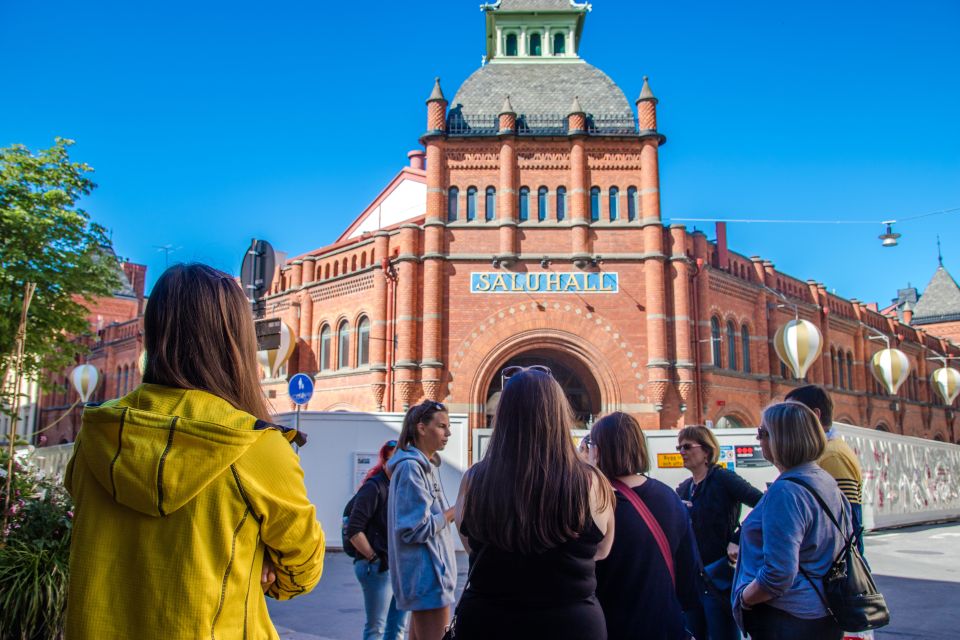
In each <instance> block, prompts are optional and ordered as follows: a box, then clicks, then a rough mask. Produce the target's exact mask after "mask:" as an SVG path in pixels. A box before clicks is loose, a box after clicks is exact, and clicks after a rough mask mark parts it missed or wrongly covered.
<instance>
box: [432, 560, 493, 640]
mask: <svg viewBox="0 0 960 640" xmlns="http://www.w3.org/2000/svg"><path fill="white" fill-rule="evenodd" d="M488 546H489V545H483V548H481V549H480V551H478V552H477V557H476V558H475V559H474V561H473V562H471V563H470V570H469V571H467V581H466V582H465V583H464V585H463V593H466V592H467V589H469V588H470V578H471V577H472V576H473V570H474V569H476V568H477V565H478V564H480V558H481V557H482V556H483V552H484V551H486V550H487V547H488ZM463 593H461V594H460V600H458V601H457V606H456V607H454V608H453V617H452V618H451V619H450V624H448V625H447V628H446V629H445V630H444V632H443V637H442V638H440V640H455V639H456V637H457V613H458V612H459V611H460V601H462V600H463Z"/></svg>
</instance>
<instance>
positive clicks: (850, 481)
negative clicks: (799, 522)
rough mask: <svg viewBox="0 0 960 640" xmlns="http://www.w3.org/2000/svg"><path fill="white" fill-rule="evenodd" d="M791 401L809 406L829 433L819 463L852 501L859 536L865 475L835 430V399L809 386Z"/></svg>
mask: <svg viewBox="0 0 960 640" xmlns="http://www.w3.org/2000/svg"><path fill="white" fill-rule="evenodd" d="M787 400H792V401H794V402H799V403H801V404H805V405H807V406H808V407H809V408H810V409H811V410H813V412H814V413H815V414H817V417H818V418H820V424H821V425H822V426H823V430H824V431H825V432H826V434H827V448H826V449H825V450H824V452H823V456H821V458H820V460H818V461H817V462H818V464H819V465H820V467H821V468H822V469H823V470H824V471H826V472H827V473H829V474H830V475H831V476H833V479H834V480H836V481H837V485H838V486H839V487H840V491H842V492H843V495H845V496H846V497H847V500H849V501H850V506H851V507H852V509H851V512H852V513H853V530H854V531H856V532H858V533H859V532H860V527H862V526H863V504H862V495H863V473H862V471H861V469H860V461H859V460H857V455H856V454H855V453H854V452H853V449H851V448H850V445H848V444H847V443H846V442H844V441H843V439H842V438H841V437H840V436H839V434H837V432H836V430H835V429H834V428H833V400H832V399H831V398H830V394H829V393H827V392H826V390H825V389H824V388H823V387H821V386H820V385H816V384H808V385H805V386H803V387H797V388H796V389H794V390H793V391H791V392H790V393H788V394H787ZM857 549H858V550H859V551H860V553H861V555H862V554H863V536H862V535H860V536H858V537H857Z"/></svg>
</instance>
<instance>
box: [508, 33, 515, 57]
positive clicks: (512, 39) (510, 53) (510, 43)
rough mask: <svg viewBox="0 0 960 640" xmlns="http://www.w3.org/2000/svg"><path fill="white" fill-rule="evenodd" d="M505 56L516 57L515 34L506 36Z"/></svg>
mask: <svg viewBox="0 0 960 640" xmlns="http://www.w3.org/2000/svg"><path fill="white" fill-rule="evenodd" d="M507 55H508V56H515V55H517V34H515V33H508V34H507Z"/></svg>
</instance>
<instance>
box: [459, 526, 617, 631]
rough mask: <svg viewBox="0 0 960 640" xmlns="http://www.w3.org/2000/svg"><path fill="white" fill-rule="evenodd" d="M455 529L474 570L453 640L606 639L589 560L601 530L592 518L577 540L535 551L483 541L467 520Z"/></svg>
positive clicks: (591, 559) (601, 536)
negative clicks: (474, 535)
mask: <svg viewBox="0 0 960 640" xmlns="http://www.w3.org/2000/svg"><path fill="white" fill-rule="evenodd" d="M460 533H462V534H463V535H464V536H466V538H467V540H468V542H469V543H470V567H471V568H472V569H473V573H472V574H471V576H470V585H469V587H468V588H467V590H466V591H465V592H464V593H463V596H462V598H461V601H460V605H459V609H458V610H457V629H456V632H457V639H458V640H461V638H463V639H466V640H469V639H471V638H478V639H483V640H489V639H490V638H497V639H498V640H501V639H503V640H506V639H509V638H524V639H527V638H550V640H565V639H570V640H583V639H587V638H589V639H590V640H605V638H606V637H607V628H606V623H605V621H604V617H603V611H602V610H601V608H600V604H599V602H598V601H597V597H596V590H597V577H596V565H595V562H594V560H593V556H594V555H595V554H596V553H597V545H598V544H599V543H600V541H601V540H603V533H602V532H601V531H600V529H599V528H598V527H597V525H596V524H595V523H594V521H593V518H590V519H589V523H588V525H587V528H586V530H585V531H584V532H582V533H581V534H580V536H579V537H578V538H576V539H574V540H568V541H567V542H565V543H563V544H561V545H560V546H558V547H555V548H553V549H549V550H547V551H544V552H543V553H537V554H522V553H518V552H511V551H504V550H503V549H498V548H497V547H494V546H488V545H484V544H483V543H481V542H478V541H477V540H475V539H474V538H472V537H471V536H470V526H469V523H467V522H466V521H464V522H462V523H461V526H460ZM481 550H483V555H482V556H481V555H480V551H481ZM478 559H479V560H478ZM474 566H476V568H475V569H474V568H473V567H474Z"/></svg>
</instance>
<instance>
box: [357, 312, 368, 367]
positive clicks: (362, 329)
mask: <svg viewBox="0 0 960 640" xmlns="http://www.w3.org/2000/svg"><path fill="white" fill-rule="evenodd" d="M368 364H370V320H369V319H368V318H367V316H363V317H362V318H360V321H359V322H358V323H357V366H358V367H363V366H366V365H368Z"/></svg>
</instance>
